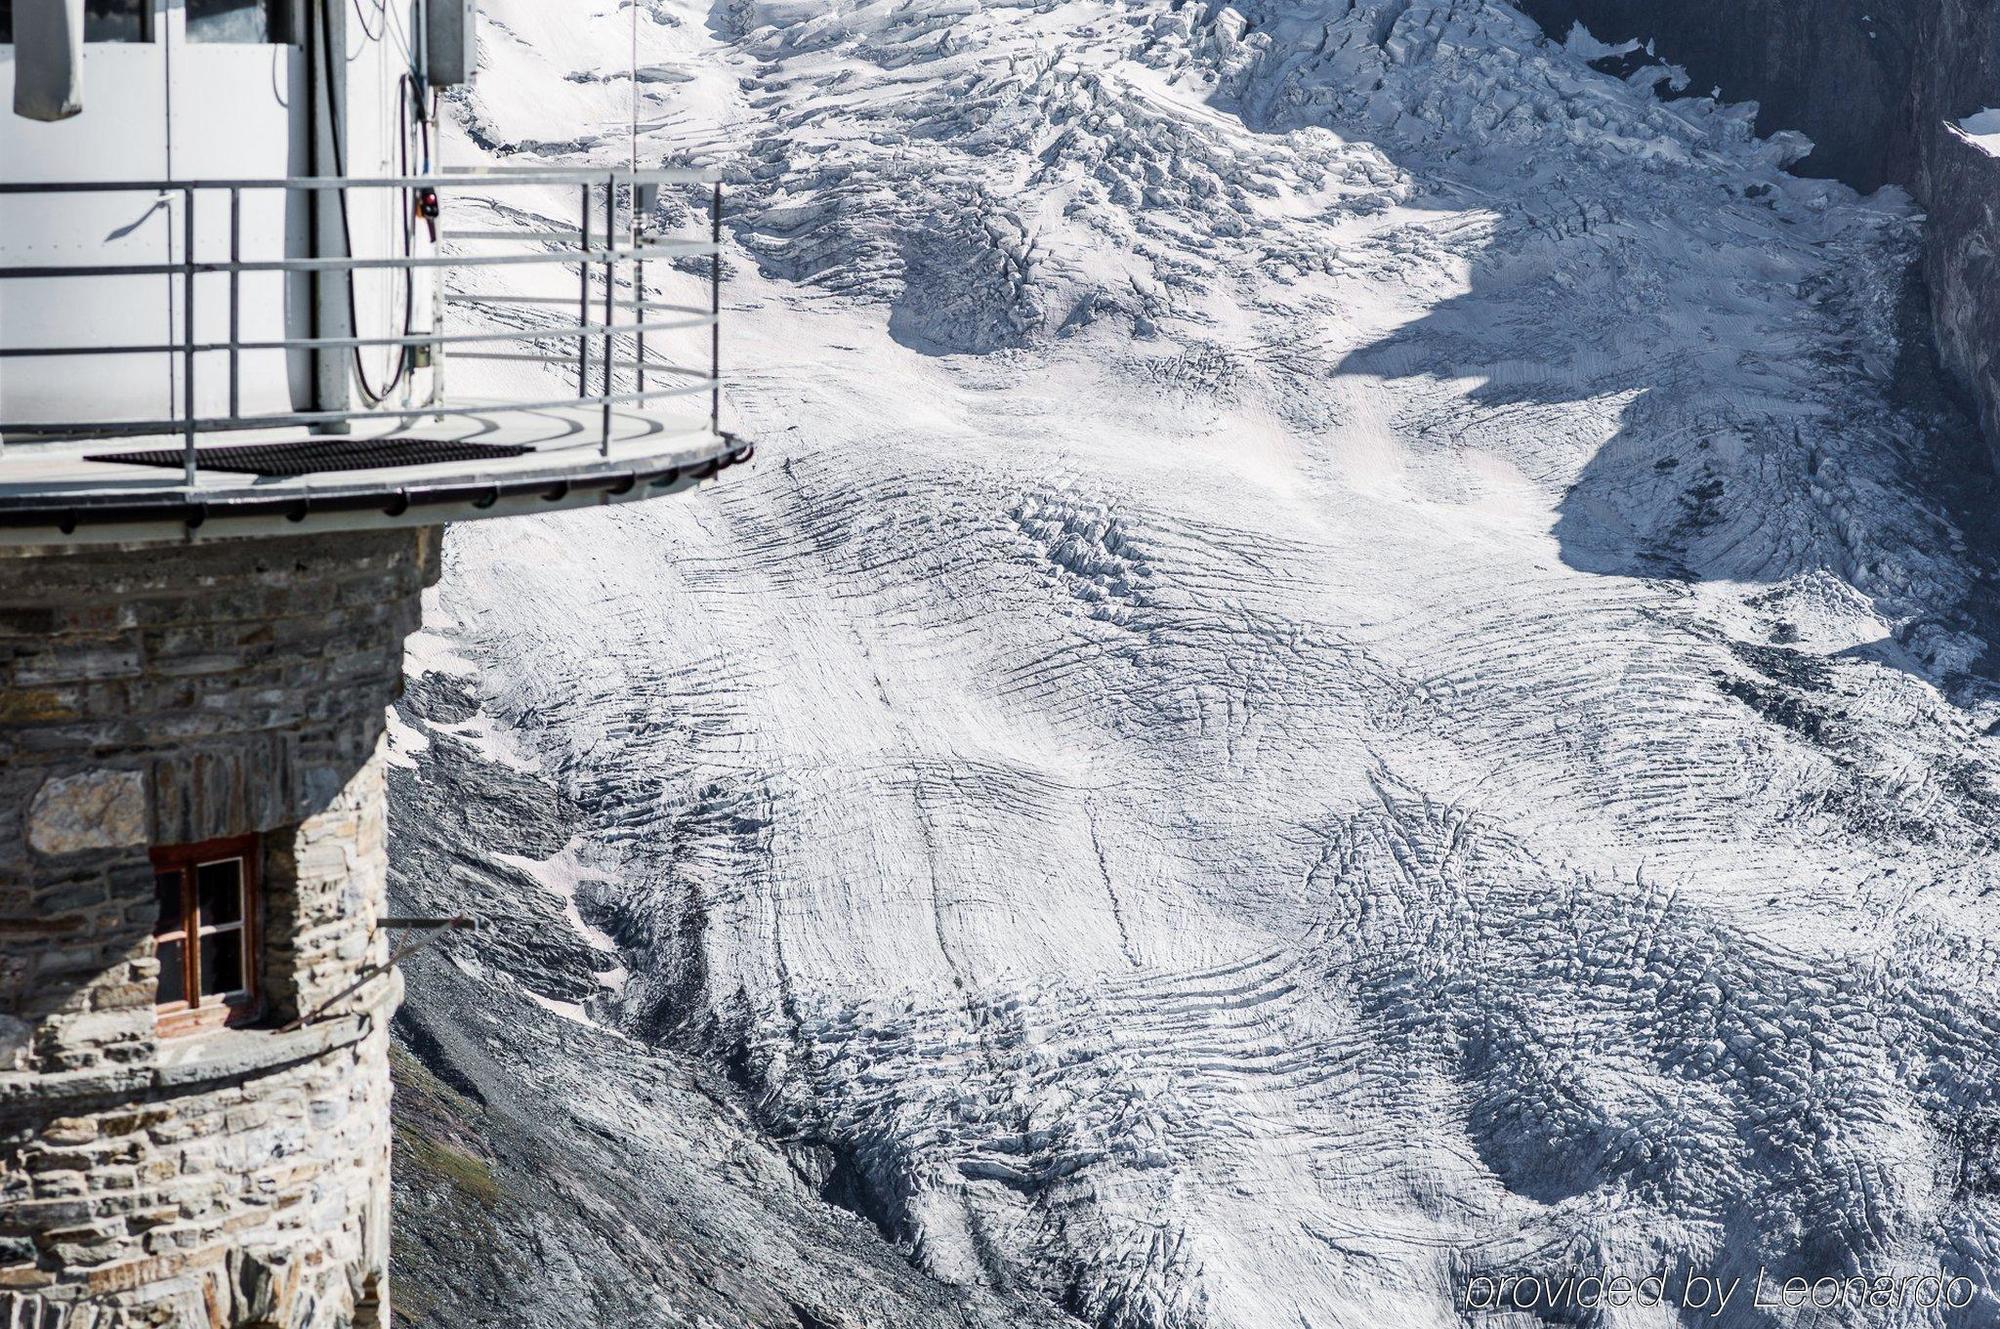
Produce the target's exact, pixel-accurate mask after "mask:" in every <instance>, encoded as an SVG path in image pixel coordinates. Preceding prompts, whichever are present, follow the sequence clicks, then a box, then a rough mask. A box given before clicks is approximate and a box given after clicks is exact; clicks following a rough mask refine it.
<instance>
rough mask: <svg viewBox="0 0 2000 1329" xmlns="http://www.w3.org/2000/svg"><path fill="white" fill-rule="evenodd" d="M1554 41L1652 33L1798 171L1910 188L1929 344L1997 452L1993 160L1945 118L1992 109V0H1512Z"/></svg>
mask: <svg viewBox="0 0 2000 1329" xmlns="http://www.w3.org/2000/svg"><path fill="white" fill-rule="evenodd" d="M1516 2H1517V4H1518V5H1519V7H1520V8H1521V10H1522V11H1523V12H1524V13H1526V14H1528V15H1529V16H1530V17H1531V18H1533V19H1534V20H1535V21H1536V22H1538V23H1540V24H1541V25H1542V27H1543V29H1544V30H1545V31H1547V32H1548V33H1550V35H1552V36H1555V37H1561V36H1563V35H1564V34H1566V33H1567V32H1568V31H1569V29H1570V26H1571V24H1573V23H1578V22H1580V23H1582V24H1583V25H1584V26H1585V27H1587V28H1588V29H1589V30H1590V32H1591V34H1592V35H1593V36H1594V37H1596V38H1598V39H1599V40H1601V41H1607V42H1623V41H1628V40H1633V39H1637V40H1640V41H1645V42H1650V43H1652V46H1653V51H1654V53H1655V54H1657V55H1658V56H1659V57H1660V58H1662V59H1664V60H1667V61H1670V62H1672V63H1674V64H1677V65H1680V66H1682V67H1683V68H1685V69H1686V70H1687V71H1688V73H1689V75H1690V76H1691V79H1692V87H1691V89H1690V90H1691V91H1695V92H1708V91H1710V90H1711V88H1713V89H1715V90H1717V91H1718V92H1719V93H1720V95H1721V96H1722V97H1723V98H1725V99H1727V100H1732V101H1740V100H1753V99H1754V100H1755V101H1756V102H1757V103H1758V107H1759V109H1758V116H1757V128H1758V130H1759V131H1760V132H1763V133H1771V132H1775V131H1777V130H1780V129H1797V130H1802V131H1803V132H1805V133H1806V134H1807V135H1808V136H1810V137H1811V138H1812V140H1813V143H1814V149H1813V152H1812V155H1811V156H1809V157H1807V158H1806V159H1805V160H1804V161H1802V162H1800V163H1798V165H1797V167H1796V169H1797V170H1799V171H1801V172H1802V173H1805V174H1809V175H1818V176H1827V177H1832V178H1835V179H1839V180H1842V181H1845V182H1846V183H1848V184H1851V185H1853V186H1854V187H1855V188H1856V189H1860V190H1864V191H1866V190H1872V189H1875V188H1878V187H1879V186H1881V185H1884V184H1895V185H1901V186H1903V187H1905V188H1907V189H1908V190H1909V191H1910V192H1911V193H1912V194H1913V195H1914V196H1915V197H1916V199H1917V201H1918V202H1920V203H1922V204H1923V205H1924V207H1925V208H1926V209H1928V210H1929V212H1930V223H1929V229H1928V232H1927V235H1926V239H1925V245H1924V258H1923V270H1924V280H1925V282H1926V284H1927V285H1928V286H1929V289H1930V297H1931V309H1932V313H1933V316H1934V318H1935V321H1936V330H1937V331H1936V335H1937V342H1938V350H1939V353H1940V354H1941V355H1942V357H1943V359H1944V362H1945V364H1946V366H1947V367H1948V368H1949V369H1950V370H1951V371H1952V373H1953V374H1955V375H1956V376H1957V377H1958V379H1959V380H1960V382H1962V383H1963V384H1964V385H1965V386H1966V387H1967V388H1968V389H1969V390H1970V392H1971V395H1972V397H1973V398H1974V399H1975V401H1976V403H1977V406H1978V410H1979V416H1980V420H1981V423H1982V424H1983V425H1984V426H1985V431H1986V439H1987V443H1988V445H1989V446H1990V447H1991V448H1992V449H1993V450H1994V453H1995V455H1996V457H2000V352H1996V351H1995V350H1994V349H1993V347H1994V346H1995V344H1996V338H2000V260H1996V253H2000V157H1995V156H1994V155H1992V154H1991V153H1989V152H1987V151H1983V150H1982V149H1981V148H1980V147H1979V146H1978V145H1977V144H1976V143H1975V142H1973V141H1972V139H1971V137H1970V136H1969V135H1967V134H1966V133H1965V132H1964V131H1962V130H1961V129H1960V128H1959V127H1958V126H1959V124H1960V122H1961V121H1963V120H1964V119H1965V118H1966V117H1969V116H1971V115H1973V114H1975V113H1977V112H1978V111H1980V110H1982V109H1984V108H1987V107H1997V106H2000V8H1996V7H1995V6H1994V5H1993V4H1992V3H1990V0H1914V2H1913V3H1910V4H1907V5H1882V4H1876V3H1872V0H1516Z"/></svg>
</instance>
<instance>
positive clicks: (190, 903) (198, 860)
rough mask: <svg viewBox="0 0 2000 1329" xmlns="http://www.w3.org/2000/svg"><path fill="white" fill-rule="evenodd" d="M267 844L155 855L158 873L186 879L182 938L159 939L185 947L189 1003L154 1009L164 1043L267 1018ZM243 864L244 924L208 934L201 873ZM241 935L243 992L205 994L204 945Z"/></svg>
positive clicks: (217, 845)
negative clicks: (207, 939) (224, 935)
mask: <svg viewBox="0 0 2000 1329" xmlns="http://www.w3.org/2000/svg"><path fill="white" fill-rule="evenodd" d="M263 850H264V839H263V837H262V836H260V835H232V836H227V837H225V838H222V839H219V840H203V841H201V842H200V843H198V844H177V845H160V846H157V847H155V848H154V849H153V850H152V853H151V858H152V861H153V871H154V872H155V873H162V872H178V873H180V874H181V926H180V929H179V931H177V932H168V933H165V934H159V933H156V934H154V935H155V937H156V938H157V939H158V940H166V941H171V940H173V939H175V938H176V937H178V938H179V939H180V942H181V966H182V967H181V991H182V992H183V993H184V994H185V997H184V998H183V999H182V1000H180V1001H170V1002H161V1003H158V1004H156V1005H155V1006H154V1008H153V1009H154V1011H155V1012H156V1013H157V1016H158V1020H159V1032H160V1036H161V1037H163V1038H171V1037H175V1036H178V1035H181V1034H193V1033H201V1032H203V1031H206V1030H209V1029H219V1028H221V1027H222V1026H224V1025H232V1024H244V1023H247V1022H249V1021H251V1020H254V1019H256V1018H257V1017H258V1016H259V1015H260V1014H262V1013H263V994H262V991H261V986H260V984H259V983H258V981H257V980H258V977H259V975H258V972H257V971H258V967H259V965H258V960H259V957H260V955H261V951H262V947H261V945H260V938H259V936H258V925H257V924H258V919H257V915H258V913H259V912H260V911H259V905H260V903H261V894H260V892H259V890H258V885H259V882H260V880H261V877H262V873H261V872H260V871H259V869H260V868H261V866H262V860H263V856H264V854H263ZM230 859H236V860H239V861H240V862H241V863H242V864H243V910H242V912H243V918H242V921H241V922H240V923H230V924H224V925H222V926H221V927H219V928H209V929H207V932H206V934H204V931H203V924H202V922H201V891H200V887H199V886H198V884H197V878H196V875H195V873H196V870H197V869H199V868H201V867H203V866H205V865H206V864H210V863H222V862H227V861H229V860H230ZM231 931H237V932H240V933H241V936H242V946H243V986H242V987H241V988H238V989H236V990H235V991H233V992H220V993H210V994H209V995H207V996H203V995H202V991H201V939H202V936H203V935H209V936H213V935H215V934H216V933H218V932H231Z"/></svg>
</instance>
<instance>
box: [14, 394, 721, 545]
mask: <svg viewBox="0 0 2000 1329" xmlns="http://www.w3.org/2000/svg"><path fill="white" fill-rule="evenodd" d="M388 440H412V441H422V442H427V443H437V444H447V445H449V444H472V445H476V446H475V447H473V448H451V447H446V448H418V449H409V448H394V447H388V446H385V445H386V444H387V442H388ZM183 442H184V440H183V439H182V437H180V436H162V435H154V436H148V437H141V438H133V437H121V438H114V439H90V440H83V441H68V442H48V443H43V442H8V443H6V444H5V445H4V446H0V544H11V545H47V544H70V543H77V542H93V543H95V542H102V541H113V542H152V541H163V540H171V541H175V542H179V541H185V540H190V539H213V538H218V537H235V536H258V535H277V534H287V533H296V532H300V531H302V530H324V529H341V528H347V529H353V528H358V527H367V526H384V525H434V524H437V523H440V522H447V521H461V520H467V519H472V518H480V517H494V516H507V515H512V514H516V513H521V512H533V511H547V510H551V509H556V508H564V507H577V506H585V505H595V504H600V503H609V502H624V501H629V500H633V499H638V498H647V497H655V496H658V495H662V494H666V493H672V492H677V491H679V490H682V489H687V488H692V487H694V486H696V485H698V484H700V483H702V482H704V481H705V480H707V479H709V478H711V477H713V476H714V475H715V474H716V473H717V472H718V471H719V470H721V469H722V468H723V467H725V466H728V465H731V464H733V463H734V462H736V461H741V460H744V459H746V458H747V453H748V449H747V448H746V447H745V445H743V444H742V443H741V442H740V441H739V440H737V439H735V438H734V437H733V436H730V435H728V434H716V433H713V432H711V431H710V430H709V428H708V422H707V421H706V420H705V419H702V420H700V421H699V422H696V423H693V424H692V425H691V424H690V422H689V420H688V419H687V417H685V416H682V417H679V418H675V419H661V418H659V417H656V416H651V415H646V414H642V413H639V412H633V411H616V410H614V411H613V412H612V414H611V429H610V436H609V440H608V442H606V441H605V438H604V433H603V415H602V409H601V408H600V407H598V406H596V405H594V404H589V405H586V404H579V405H578V406H576V407H557V408H552V409H541V410H532V411H497V410H496V411H493V412H491V413H488V414H483V415H475V416H447V417H445V418H443V419H439V418H437V417H435V416H431V415H426V414H422V413H420V412H412V414H410V415H409V416H407V417H398V418H377V419H370V420H366V421H362V422H357V423H356V425H355V427H354V431H353V432H352V433H349V434H345V435H338V436H329V435H324V434H320V435H315V434H311V433H308V432H307V431H306V430H304V429H302V428H297V427H292V428H283V429H271V430H232V431H230V432H228V433H211V434H203V435H200V436H198V437H197V440H196V459H197V468H198V469H197V473H196V476H195V482H194V484H193V485H192V486H190V485H187V484H186V483H184V482H183V474H182V471H181V470H180V468H179V467H178V466H172V467H169V466H161V465H152V464H141V463H135V462H130V461H119V460H106V459H105V458H107V457H113V456H119V455H126V454H132V453H141V452H147V453H158V452H171V453H174V454H178V453H179V451H180V449H181V447H182V446H183ZM329 443H337V444H339V445H341V446H340V447H339V448H338V449H337V451H339V452H341V453H345V454H347V455H345V456H343V457H338V458H331V457H329V456H328V452H329V449H328V447H327V445H328V444H329ZM245 448H255V449H256V450H257V454H256V455H255V456H254V457H252V458H250V460H251V461H253V462H255V464H256V465H255V469H256V470H262V471H266V472H269V471H284V470H293V469H302V466H304V465H319V466H321V467H322V469H317V470H312V469H302V473H299V474H268V473H267V474H257V473H254V472H253V471H246V470H245V469H243V467H242V462H243V461H244V458H243V456H242V453H241V452H240V450H241V449H245ZM294 448H296V449H298V450H300V452H301V453H306V452H308V450H309V451H310V453H311V454H312V456H311V459H310V460H309V461H308V460H307V459H305V458H303V457H302V458H301V459H299V461H298V462H292V461H291V460H290V459H287V458H286V457H285V456H284V453H285V451H287V450H288V449H294ZM211 449H213V450H216V456H215V460H216V461H217V462H224V461H227V462H229V463H230V464H232V465H234V466H236V469H229V470H224V469H220V467H219V466H211V467H207V468H201V467H200V466H199V462H200V458H201V455H202V453H203V452H204V451H207V450H211ZM223 449H229V450H231V452H232V453H234V454H235V455H233V456H231V455H228V454H223V453H222V452H221V450H223ZM439 452H444V453H446V454H460V455H456V456H448V459H445V460H433V459H431V458H434V457H435V456H436V455H437V454H438V453H439ZM468 452H471V453H476V454H477V455H472V456H465V455H462V454H464V453H468ZM371 453H372V454H373V456H370V455H368V454H371ZM413 453H415V454H418V456H419V457H420V458H421V459H418V460H411V454H413ZM376 459H386V460H387V461H389V462H390V463H392V464H372V462H373V461H374V460H376ZM330 462H337V463H338V468H337V469H327V468H325V467H327V466H328V465H329V463H330Z"/></svg>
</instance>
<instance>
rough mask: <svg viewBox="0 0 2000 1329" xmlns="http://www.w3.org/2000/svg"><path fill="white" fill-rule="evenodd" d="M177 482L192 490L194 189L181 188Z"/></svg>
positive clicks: (186, 186)
mask: <svg viewBox="0 0 2000 1329" xmlns="http://www.w3.org/2000/svg"><path fill="white" fill-rule="evenodd" d="M181 421H182V426H183V428H184V429H185V431H186V432H185V434H184V435H183V438H182V449H181V482H182V483H183V484H185V485H186V486H187V487H188V488H190V489H192V488H194V477H195V461H194V186H193V185H182V186H181Z"/></svg>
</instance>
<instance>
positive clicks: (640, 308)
mask: <svg viewBox="0 0 2000 1329" xmlns="http://www.w3.org/2000/svg"><path fill="white" fill-rule="evenodd" d="M635 188H636V186H635ZM638 211H639V210H638V208H637V207H634V208H633V209H632V212H633V215H634V216H635V217H636V216H637V215H638ZM632 247H633V248H634V249H637V248H638V247H639V227H638V225H637V224H636V223H635V224H634V225H633V227H632ZM632 313H633V315H634V318H633V320H632V321H633V323H634V325H635V326H637V328H638V329H639V331H638V341H639V346H638V349H637V351H636V352H634V354H633V356H632V374H633V380H632V381H633V385H634V386H633V389H632V390H633V391H634V392H637V393H640V394H643V393H644V392H645V391H646V257H645V255H643V254H638V255H634V257H633V263H632ZM641 409H642V410H643V409H644V406H643V404H642V405H641Z"/></svg>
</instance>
